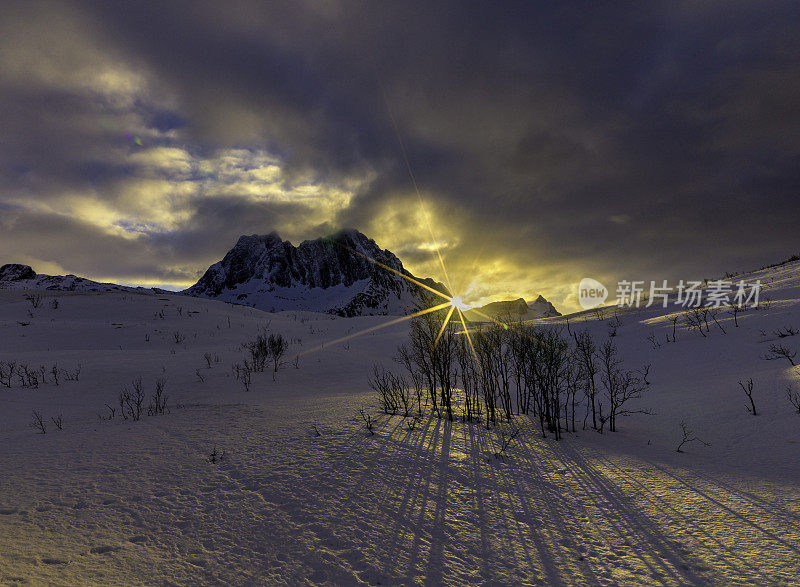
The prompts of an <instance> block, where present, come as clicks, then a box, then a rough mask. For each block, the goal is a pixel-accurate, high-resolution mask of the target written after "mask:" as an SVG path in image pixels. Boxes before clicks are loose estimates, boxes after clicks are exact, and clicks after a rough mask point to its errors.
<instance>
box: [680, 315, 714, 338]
mask: <svg viewBox="0 0 800 587" xmlns="http://www.w3.org/2000/svg"><path fill="white" fill-rule="evenodd" d="M707 316H708V308H692V309H691V310H689V311H688V312H687V313H686V315H685V316H684V319H683V321H684V324H686V326H687V328H688V329H689V330H697V332H699V333H700V334H701V335H702V336H703V338H706V333H705V332H703V322H704V321H705V324H706V330H707V329H708V318H707Z"/></svg>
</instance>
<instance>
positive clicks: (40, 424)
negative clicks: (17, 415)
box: [30, 410, 47, 434]
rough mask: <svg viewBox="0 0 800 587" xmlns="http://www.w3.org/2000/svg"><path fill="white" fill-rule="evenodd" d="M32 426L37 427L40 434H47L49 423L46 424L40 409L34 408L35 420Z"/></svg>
mask: <svg viewBox="0 0 800 587" xmlns="http://www.w3.org/2000/svg"><path fill="white" fill-rule="evenodd" d="M30 425H31V428H35V429H37V430H38V431H39V434H47V424H45V421H44V417H43V416H42V413H41V412H40V411H39V410H33V422H31V424H30Z"/></svg>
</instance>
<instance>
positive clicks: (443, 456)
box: [420, 419, 453, 584]
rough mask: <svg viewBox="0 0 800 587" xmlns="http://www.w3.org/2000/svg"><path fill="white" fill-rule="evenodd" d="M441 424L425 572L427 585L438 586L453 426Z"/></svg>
mask: <svg viewBox="0 0 800 587" xmlns="http://www.w3.org/2000/svg"><path fill="white" fill-rule="evenodd" d="M441 422H442V441H441V451H440V458H439V479H438V481H439V483H438V485H437V491H436V498H435V500H434V512H433V528H432V530H431V546H430V549H429V550H428V561H427V562H428V565H427V568H426V570H425V582H426V583H427V584H438V583H441V582H442V567H443V566H444V564H443V563H444V561H443V554H444V543H445V541H446V540H447V538H446V535H447V497H448V496H447V491H448V487H449V481H450V466H449V460H450V442H451V436H452V428H453V424H452V422H449V421H446V420H444V419H442V421H441ZM431 453H432V455H431V456H432V457H435V451H431ZM432 460H434V459H432ZM422 513H424V510H423V512H421V514H422ZM420 517H422V516H420Z"/></svg>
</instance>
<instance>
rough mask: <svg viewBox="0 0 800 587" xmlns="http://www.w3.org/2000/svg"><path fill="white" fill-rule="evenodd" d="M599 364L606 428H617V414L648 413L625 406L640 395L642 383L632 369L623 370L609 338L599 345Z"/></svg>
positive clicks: (620, 360)
mask: <svg viewBox="0 0 800 587" xmlns="http://www.w3.org/2000/svg"><path fill="white" fill-rule="evenodd" d="M600 365H601V368H600V372H601V376H600V379H601V381H602V383H603V387H604V388H605V395H606V398H608V402H609V412H608V429H609V430H610V431H611V432H614V431H616V429H617V417H618V416H626V415H629V414H635V413H638V414H649V413H650V412H649V410H644V409H641V410H631V409H628V408H626V407H625V405H626V404H627V403H628V401H630V400H632V399H638V398H640V397H641V393H642V391H644V383H643V382H642V381H641V380H640V379H639V378H638V377H636V376H635V375H634V374H633V372H632V371H624V370H623V369H622V368H621V365H622V359H621V358H620V357H619V355H618V351H617V347H616V346H615V345H614V344H613V342H611V340H608V341H606V343H605V344H603V346H602V347H600Z"/></svg>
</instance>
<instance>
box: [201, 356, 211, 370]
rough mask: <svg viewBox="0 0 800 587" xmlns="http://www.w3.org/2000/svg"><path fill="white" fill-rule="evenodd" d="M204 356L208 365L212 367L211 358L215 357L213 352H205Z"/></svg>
mask: <svg viewBox="0 0 800 587" xmlns="http://www.w3.org/2000/svg"><path fill="white" fill-rule="evenodd" d="M203 358H204V359H205V360H206V365H207V367H208V368H209V369H211V360H212V358H213V357H212V355H211V353H203Z"/></svg>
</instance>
